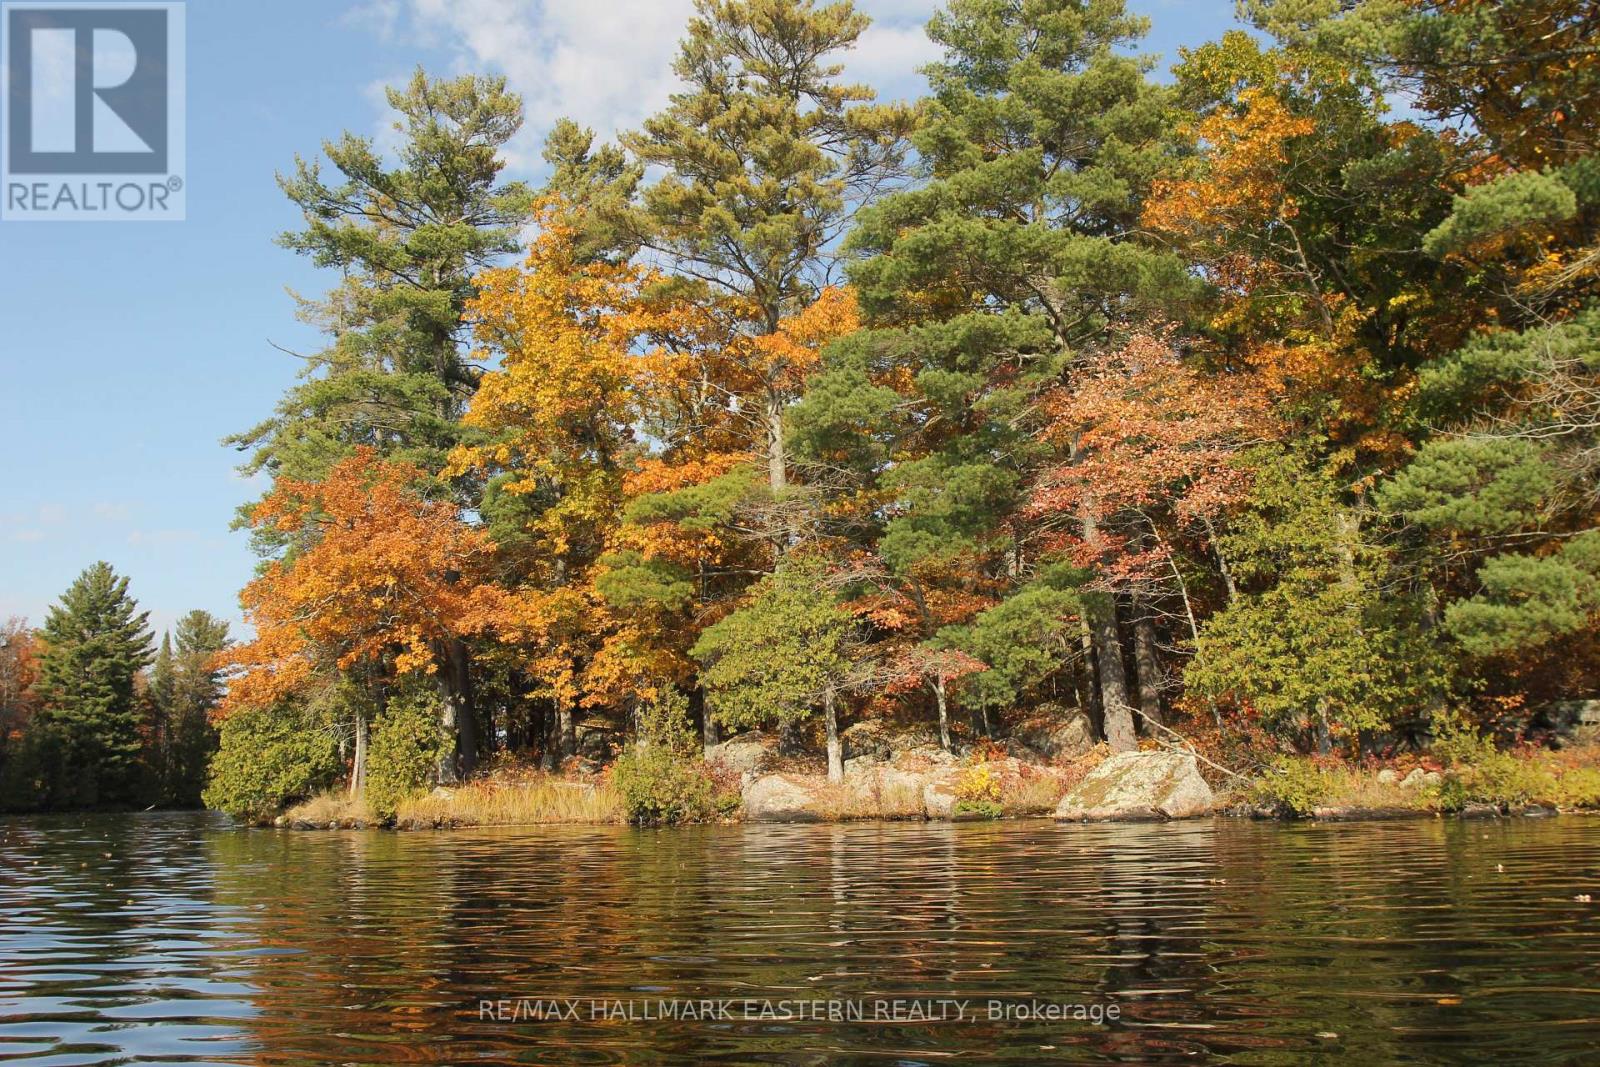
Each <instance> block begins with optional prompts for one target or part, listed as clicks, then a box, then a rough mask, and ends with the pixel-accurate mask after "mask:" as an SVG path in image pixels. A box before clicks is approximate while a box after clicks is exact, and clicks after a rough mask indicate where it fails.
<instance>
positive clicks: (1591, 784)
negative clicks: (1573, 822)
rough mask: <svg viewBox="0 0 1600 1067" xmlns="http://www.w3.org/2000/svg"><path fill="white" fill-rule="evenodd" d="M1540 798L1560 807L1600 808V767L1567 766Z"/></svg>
mask: <svg viewBox="0 0 1600 1067" xmlns="http://www.w3.org/2000/svg"><path fill="white" fill-rule="evenodd" d="M1540 799H1545V800H1549V801H1550V802H1551V803H1552V804H1554V805H1556V806H1557V807H1560V808H1600V767H1568V768H1566V769H1565V770H1563V771H1562V772H1561V774H1560V775H1559V776H1558V777H1557V778H1556V780H1555V783H1554V785H1553V787H1552V788H1551V791H1550V793H1549V794H1548V795H1547V796H1545V797H1541V798H1540Z"/></svg>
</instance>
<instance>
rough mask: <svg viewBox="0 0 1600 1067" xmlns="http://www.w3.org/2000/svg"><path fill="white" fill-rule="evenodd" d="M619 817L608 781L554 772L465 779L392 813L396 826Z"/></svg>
mask: <svg viewBox="0 0 1600 1067" xmlns="http://www.w3.org/2000/svg"><path fill="white" fill-rule="evenodd" d="M622 821H623V811H622V800H621V798H620V797H619V796H618V795H617V791H616V790H615V789H613V788H612V787H611V783H610V782H608V781H606V780H604V779H596V780H594V781H592V782H575V781H570V780H568V779H565V778H558V777H555V776H553V775H519V776H517V777H515V778H512V779H510V780H504V779H500V778H486V779H482V780H479V781H475V782H469V783H468V784H466V785H463V786H461V787H459V788H456V789H450V790H441V791H437V792H433V793H424V794H422V795H420V796H416V797H412V798H410V799H409V800H404V801H402V802H401V803H400V805H399V808H398V810H397V811H396V813H395V825H396V826H398V827H401V828H403V829H427V828H432V827H445V826H524V825H533V824H539V823H618V822H622Z"/></svg>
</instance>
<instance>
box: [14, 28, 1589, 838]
mask: <svg viewBox="0 0 1600 1067" xmlns="http://www.w3.org/2000/svg"><path fill="white" fill-rule="evenodd" d="M1241 14H1242V16H1243V18H1244V20H1245V24H1246V25H1248V27H1249V28H1248V29H1243V28H1240V29H1232V30H1229V31H1228V32H1226V33H1223V34H1222V36H1221V37H1220V38H1219V39H1217V40H1215V41H1213V42H1211V43H1208V44H1205V45H1203V46H1199V47H1195V48H1192V49H1185V50H1183V51H1182V52H1181V54H1180V55H1179V56H1177V57H1172V58H1173V60H1174V62H1173V64H1172V65H1171V68H1170V71H1169V70H1166V69H1158V67H1157V64H1156V63H1155V61H1153V60H1151V59H1149V58H1146V57H1144V56H1143V55H1142V54H1141V51H1140V48H1141V38H1142V36H1143V35H1144V33H1145V32H1146V30H1147V25H1146V21H1145V20H1144V19H1143V18H1140V17H1136V16H1134V15H1132V14H1129V13H1128V12H1127V11H1126V10H1125V9H1124V6H1123V4H1122V3H1121V0H948V2H947V3H946V4H945V5H944V6H943V8H942V9H941V10H940V11H939V12H938V13H937V14H936V15H935V16H934V17H933V19H932V20H931V22H930V23H929V24H928V27H927V32H928V34H929V36H930V37H931V38H932V40H933V41H934V42H935V43H936V44H937V45H938V46H939V47H940V49H941V50H942V53H943V59H942V60H941V61H939V62H936V63H934V64H932V65H931V66H929V67H928V68H926V70H925V71H924V72H923V73H924V74H925V76H926V81H927V89H926V95H925V96H923V97H922V98H921V99H919V100H916V101H912V102H905V103H901V102H880V101H877V100H875V99H874V98H873V94H872V93H871V92H870V91H869V90H867V89H865V88H863V87H861V86H858V85H853V84H851V83H850V82H849V81H848V80H847V79H846V78H845V77H844V75H843V65H842V64H843V61H844V58H845V57H846V55H847V54H848V52H849V50H850V49H851V48H852V46H853V45H854V44H855V42H856V41H857V40H858V39H859V38H860V36H861V34H862V33H863V31H864V30H865V29H866V26H867V20H866V18H865V17H864V16H862V15H861V14H859V13H857V12H856V11H854V10H853V8H852V7H851V5H850V3H849V2H848V0H845V2H835V3H825V2H819V0H699V2H698V4H697V14H696V16H695V17H694V19H693V20H692V21H691V22H690V24H689V25H688V27H687V29H686V31H685V36H684V38H683V40H682V42H681V45H680V48H679V51H678V56H677V59H676V62H675V64H674V68H673V70H674V72H675V74H676V76H677V78H678V80H679V83H680V88H679V90H678V91H677V93H676V94H675V95H674V96H673V97H672V99H671V101H670V103H669V104H668V106H666V107H665V109H664V110H662V111H660V112H659V113H658V114H656V115H654V116H652V117H650V118H649V119H648V120H646V121H645V122H644V123H643V124H642V126H641V127H640V128H639V129H636V130H632V131H628V132H625V133H622V134H621V135H620V136H619V137H618V139H617V140H616V141H615V142H607V141H603V140H601V139H600V138H599V137H597V136H596V134H595V133H594V132H593V131H590V130H587V129H583V128H581V127H579V126H578V125H577V124H575V123H572V122H570V121H563V122H560V123H558V124H557V125H556V126H555V127H554V128H553V129H552V130H551V132H550V134H549V136H548V139H547V140H546V142H545V146H544V159H545V161H546V163H547V165H548V166H547V168H546V171H545V173H546V174H547V179H546V180H544V181H543V182H542V184H538V185H534V184H529V183H523V182H517V181H512V180H509V179H507V178H506V177H505V176H504V175H503V173H502V172H503V168H504V166H505V162H504V153H503V149H504V148H505V146H506V145H507V144H508V142H510V141H511V140H512V139H513V138H514V137H516V136H517V135H518V133H519V131H520V129H521V127H522V122H523V114H522V106H521V101H520V100H519V99H518V98H517V97H516V95H515V94H513V93H511V92H510V91H508V89H507V87H506V83H505V81H504V79H503V78H498V77H486V76H464V77H459V78H437V77H433V76H430V75H429V74H427V73H425V72H423V71H421V70H418V71H417V72H416V74H415V76H414V77H413V78H412V79H411V81H410V82H409V83H408V84H406V85H403V86H399V87H396V88H393V89H391V90H389V93H388V102H389V104H390V106H391V107H392V108H393V111H394V114H395V123H396V126H395V130H396V136H397V138H398V144H399V149H398V151H397V152H396V153H394V154H393V155H385V154H384V153H383V152H381V151H380V150H379V148H378V147H377V146H376V144H375V142H374V141H373V140H372V139H370V138H366V137H362V136H357V135H355V134H351V133H346V134H344V135H343V136H342V137H341V138H339V139H337V140H331V141H329V142H328V143H326V144H325V145H323V146H322V153H321V156H322V157H323V158H317V159H299V160H296V161H294V164H293V166H292V168H291V169H289V170H288V171H287V172H285V173H284V174H282V175H280V176H279V184H280V185H281V187H282V190H283V192H284V194H285V195H286V196H287V197H288V198H289V200H290V201H292V203H293V204H294V205H295V207H296V208H297V209H298V210H299V212H300V213H301V215H302V217H303V224H302V225H300V226H299V227H298V228H297V229H295V230H293V231H291V232H288V233H286V234H284V235H283V237H282V239H281V244H282V245H283V247H284V248H285V249H288V250H290V251H291V252H293V253H296V254H299V255H302V256H306V257H309V258H310V260H311V261H312V262H314V263H315V264H316V265H317V266H319V267H323V268H326V269H327V273H328V275H329V277H330V278H335V279H336V281H337V284H335V285H333V286H332V287H331V288H330V289H329V290H328V291H327V292H326V293H325V294H323V295H321V296H319V297H315V298H310V297H306V298H301V300H300V307H299V314H300V315H301V317H302V318H303V319H304V320H305V321H306V322H308V323H310V324H313V325H314V326H315V327H317V328H318V329H319V330H320V331H321V333H322V334H323V336H324V337H325V347H324V348H322V349H321V350H320V351H318V352H315V353H304V354H302V355H303V358H304V359H305V360H306V367H307V369H306V371H305V373H304V375H303V377H302V378H301V379H300V380H299V381H298V382H297V383H296V384H295V385H294V386H293V388H291V389H290V390H289V391H288V392H287V393H286V394H285V395H284V396H283V397H281V399H279V400H278V401H277V403H276V406H275V407H272V408H271V410H270V413H269V412H268V411H267V409H268V407H269V404H263V413H264V416H265V417H264V418H263V420H262V421H261V422H260V423H259V424H258V425H256V426H254V427H250V428H247V429H244V430H242V431H241V432H240V433H238V434H237V435H236V436H234V437H232V438H230V439H229V440H228V442H227V444H228V445H229V446H230V447H233V448H235V449H238V450H239V452H240V453H241V456H242V468H241V469H242V471H243V472H244V473H246V474H262V475H265V476H266V477H267V478H269V479H270V488H269V489H268V490H267V491H266V492H265V494H264V495H263V496H262V497H261V498H260V499H259V500H256V501H254V502H253V503H251V504H249V505H248V506H246V507H245V508H244V509H243V510H242V512H241V513H240V515H239V516H238V520H237V525H238V526H239V527H240V528H241V529H242V530H244V531H247V533H245V534H242V536H244V535H247V536H249V537H250V538H251V539H252V543H253V545H254V547H255V548H256V550H257V552H258V553H259V555H260V559H261V563H260V566H259V569H258V570H257V572H256V574H255V575H254V577H253V578H252V579H251V580H250V581H249V583H248V584H247V585H245V587H244V588H243V591H242V592H241V594H240V601H241V604H242V606H243V609H244V613H245V618H246V620H247V621H248V623H249V625H250V627H251V629H252V631H253V632H251V633H250V634H247V635H246V636H245V639H243V640H241V641H238V642H232V643H230V642H229V640H228V635H227V633H226V627H225V626H222V625H221V624H219V623H218V622H217V620H215V619H213V618H211V617H210V616H206V615H205V614H204V613H197V614H196V615H193V616H190V617H189V618H187V619H186V620H185V621H184V623H183V625H181V626H180V627H179V628H178V630H177V632H176V633H175V634H174V635H172V636H171V637H170V638H169V640H167V641H165V642H163V644H162V646H161V650H160V652H159V654H157V653H156V651H155V649H154V647H153V642H152V640H151V637H150V635H149V632H148V629H147V627H146V626H145V624H144V621H143V618H142V616H140V615H138V614H137V611H136V607H135V606H134V605H133V604H132V602H131V600H130V599H129V598H128V596H127V591H126V579H121V578H118V577H116V576H115V575H114V574H112V573H111V571H110V569H109V568H108V567H104V565H99V566H97V567H96V568H91V569H90V570H89V571H86V572H85V575H84V576H83V578H81V579H80V580H79V582H78V583H77V584H75V585H74V587H73V589H72V591H70V592H69V593H68V594H67V596H66V597H64V599H63V603H62V606H61V607H60V608H58V609H56V610H55V611H54V612H53V613H52V615H51V617H50V619H49V620H48V621H47V623H46V625H45V626H44V627H43V629H42V630H40V631H38V632H37V633H35V632H32V631H29V630H27V628H26V627H24V626H22V625H20V624H14V625H13V627H12V628H11V630H10V631H8V635H7V640H6V642H5V644H4V646H3V648H0V652H4V657H3V659H0V716H4V719H0V796H3V798H4V799H3V801H0V806H10V807H29V806H35V807H37V806H74V805H77V804H81V803H104V802H106V801H108V800H123V801H125V802H137V801H142V802H144V803H150V802H170V803H191V804H192V803H197V802H199V800H200V794H201V792H202V789H203V792H204V799H205V802H206V803H207V804H209V805H210V806H213V807H219V808H222V809H224V810H227V811H230V812H232V813H235V814H240V815H246V816H251V817H258V816H264V815H270V814H273V813H275V812H277V811H280V810H281V809H282V808H283V807H284V806H285V805H286V804H289V803H291V802H294V801H299V800H304V799H306V798H309V797H313V796H315V795H317V794H319V793H322V792H325V791H329V790H335V789H338V790H347V791H348V792H349V793H351V794H352V795H363V794H364V795H365V796H366V798H367V800H368V802H369V804H370V805H371V806H372V810H373V811H374V812H378V813H380V814H381V813H384V812H388V813H391V814H392V812H393V811H394V810H395V805H396V804H397V803H398V801H399V800H400V799H402V798H404V797H406V796H408V795H413V794H416V793H418V792H419V791H421V792H427V791H428V790H432V789H434V788H435V787H437V786H441V785H442V786H445V787H451V786H455V785H458V784H460V783H464V782H469V781H471V780H474V779H475V778H479V777H481V776H483V775H484V774H486V773H489V772H494V771H498V770H500V769H503V768H506V767H510V766H516V767H523V768H528V769H534V768H542V769H543V770H544V771H545V772H560V771H565V772H568V773H572V772H573V770H574V768H580V769H582V768H588V769H594V768H604V767H607V766H608V765H609V769H608V770H605V771H604V772H603V773H605V774H608V775H610V776H611V777H613V778H614V779H616V780H617V782H618V786H619V788H620V789H622V791H623V792H624V794H625V795H626V796H627V797H629V800H628V810H629V813H630V815H635V816H639V817H645V816H659V817H662V818H672V817H692V816H695V815H697V814H702V815H703V814H707V813H708V812H709V813H715V812H716V811H718V810H722V809H721V808H719V805H721V804H722V802H721V801H719V800H717V799H716V795H717V793H718V790H719V789H720V788H721V786H720V785H719V780H718V778H717V775H716V773H715V772H714V771H713V770H711V769H708V766H707V764H705V763H704V762H703V761H702V760H701V758H700V756H701V753H702V751H703V750H705V749H708V748H710V747H711V746H715V745H717V744H719V743H720V742H722V741H723V740H725V739H726V738H727V737H729V736H732V735H738V734H740V733H743V732H748V731H764V732H772V733H774V734H776V735H779V736H781V737H782V738H783V739H784V743H785V745H786V746H788V747H789V748H791V749H792V750H793V751H795V752H798V753H801V754H803V755H805V757H806V758H814V759H815V761H816V767H817V769H818V772H819V773H820V771H821V768H822V767H824V766H825V767H826V771H827V777H828V778H829V779H832V780H835V781H837V780H841V779H842V778H843V776H844V772H845V766H844V764H845V760H846V758H847V757H848V756H849V755H850V752H849V751H848V737H849V736H850V731H851V730H852V729H858V728H860V726H861V724H863V723H889V724H896V728H900V729H913V730H921V731H923V732H924V736H926V737H928V738H930V739H931V741H932V743H933V744H936V745H937V746H938V747H940V748H942V749H943V750H945V751H971V750H973V749H974V748H983V747H984V746H991V747H1004V746H1005V745H1006V743H1007V741H1008V739H1013V738H1015V737H1017V736H1019V731H1020V730H1021V728H1022V726H1023V724H1037V723H1039V722H1041V721H1044V722H1062V721H1067V720H1073V721H1079V722H1082V723H1083V724H1084V727H1085V729H1086V730H1088V731H1089V732H1090V733H1092V735H1093V736H1092V740H1093V741H1095V742H1097V743H1098V744H1099V745H1100V746H1103V750H1104V751H1108V752H1122V751H1130V750H1135V749H1138V748H1139V747H1140V746H1141V745H1143V746H1160V745H1168V744H1183V745H1188V746H1191V747H1192V748H1193V749H1194V750H1196V751H1199V752H1202V753H1204V754H1206V756H1207V759H1208V762H1212V763H1214V765H1216V766H1219V767H1226V768H1232V769H1235V770H1237V771H1239V772H1241V773H1245V774H1250V773H1254V772H1255V771H1258V770H1259V769H1260V768H1263V767H1269V766H1274V765H1279V766H1282V765H1284V764H1283V762H1282V761H1284V760H1285V759H1290V760H1293V759H1302V760H1309V761H1310V763H1311V764H1313V765H1315V766H1322V767H1329V766H1335V765H1349V766H1357V765H1361V764H1362V763H1363V762H1364V761H1365V762H1370V761H1373V760H1379V761H1381V760H1387V759H1393V758H1395V757H1396V756H1398V755H1400V754H1418V753H1426V752H1428V751H1430V750H1432V749H1433V748H1435V747H1436V746H1439V745H1445V746H1446V748H1447V749H1448V747H1449V746H1454V749H1455V750H1457V751H1460V750H1463V749H1464V748H1471V749H1472V750H1473V751H1478V752H1481V753H1483V754H1484V758H1485V759H1489V758H1494V753H1495V747H1496V746H1498V748H1500V749H1501V750H1506V749H1514V748H1517V747H1518V746H1523V747H1527V746H1530V745H1537V744H1540V743H1542V742H1543V741H1545V740H1547V739H1548V738H1549V736H1550V735H1551V734H1552V732H1553V731H1554V730H1555V729H1556V728H1557V727H1558V726H1559V725H1560V724H1559V723H1558V722H1557V721H1556V719H1557V718H1559V716H1558V715H1557V714H1556V713H1554V712H1552V710H1551V709H1552V708H1559V707H1564V706H1566V705H1565V702H1571V701H1584V700H1588V699H1589V698H1592V697H1595V696H1600V646H1597V643H1596V641H1595V636H1596V622H1597V619H1600V527H1597V522H1596V520H1597V518H1600V488H1597V486H1600V482H1597V478H1596V475H1597V471H1600V157H1597V155H1596V148H1597V144H1596V134H1597V123H1600V49H1597V47H1596V46H1595V45H1594V43H1593V41H1592V34H1591V32H1590V31H1592V29H1593V27H1594V26H1595V25H1596V24H1597V23H1600V10H1597V5H1596V4H1594V3H1593V2H1592V0H1505V2H1489V0H1244V2H1243V3H1242V4H1241ZM1474 746H1476V747H1474ZM212 749H215V755H214V756H213V755H212ZM207 760H209V761H210V770H209V778H208V777H207V772H206V770H205V769H204V768H205V763H206V762H207ZM1275 761H1276V762H1275ZM597 773H599V772H597ZM203 783H207V784H203ZM1595 792H1596V798H1595V799H1596V800H1600V785H1597V787H1596V790H1595ZM147 798H148V799H147ZM724 807H725V805H724Z"/></svg>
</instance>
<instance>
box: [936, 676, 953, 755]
mask: <svg viewBox="0 0 1600 1067" xmlns="http://www.w3.org/2000/svg"><path fill="white" fill-rule="evenodd" d="M933 699H934V700H935V701H937V702H938V704H939V747H940V748H942V749H944V750H945V751H946V752H949V751H950V707H949V703H948V702H947V701H946V700H945V695H944V679H943V678H938V679H935V680H934V683H933Z"/></svg>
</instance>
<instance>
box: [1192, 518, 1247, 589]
mask: <svg viewBox="0 0 1600 1067" xmlns="http://www.w3.org/2000/svg"><path fill="white" fill-rule="evenodd" d="M1200 521H1201V522H1203V523H1204V524H1205V528H1206V540H1208V541H1210V542H1211V551H1212V553H1213V554H1214V555H1215V556H1216V557H1217V570H1218V571H1219V572H1220V573H1221V574H1222V584H1223V586H1224V587H1225V588H1226V589H1227V590H1228V603H1230V604H1232V603H1233V602H1234V601H1235V600H1238V599H1239V587H1238V585H1236V584H1235V583H1234V580H1233V568H1232V567H1230V566H1228V560H1227V557H1225V556H1223V554H1222V546H1221V545H1219V544H1218V543H1217V528H1216V527H1215V526H1214V525H1212V523H1211V519H1210V518H1208V517H1207V516H1204V515H1202V516H1201V517H1200Z"/></svg>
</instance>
